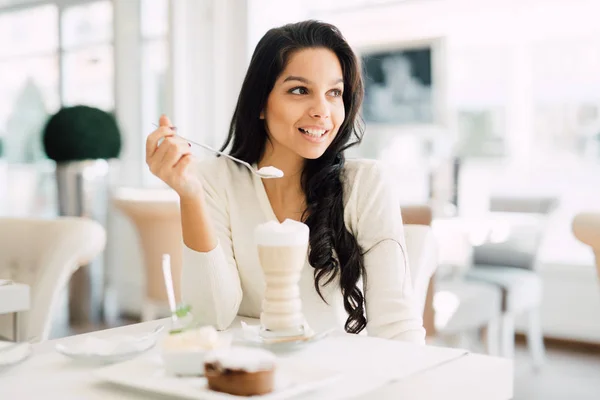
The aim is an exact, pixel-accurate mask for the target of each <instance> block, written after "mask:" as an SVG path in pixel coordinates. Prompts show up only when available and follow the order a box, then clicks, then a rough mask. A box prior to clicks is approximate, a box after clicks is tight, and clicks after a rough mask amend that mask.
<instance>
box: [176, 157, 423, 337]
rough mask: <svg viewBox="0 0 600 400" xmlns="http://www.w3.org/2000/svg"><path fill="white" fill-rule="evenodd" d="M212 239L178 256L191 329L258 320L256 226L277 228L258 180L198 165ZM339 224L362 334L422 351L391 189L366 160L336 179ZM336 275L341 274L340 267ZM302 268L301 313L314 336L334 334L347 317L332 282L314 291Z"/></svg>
mask: <svg viewBox="0 0 600 400" xmlns="http://www.w3.org/2000/svg"><path fill="white" fill-rule="evenodd" d="M198 174H199V175H200V176H201V179H202V182H203V185H204V190H205V193H206V200H207V205H208V207H209V208H210V214H211V215H212V218H213V222H214V226H215V229H216V233H217V235H218V245H217V247H216V248H215V249H214V250H212V251H209V252H206V253H201V252H197V251H193V250H191V249H189V248H187V247H185V250H184V265H183V274H182V275H183V276H182V292H183V300H184V302H186V303H187V304H189V305H191V306H192V313H193V314H194V316H195V317H197V318H198V320H199V321H201V322H203V323H208V324H212V325H215V326H216V327H217V328H219V329H225V328H227V327H228V326H229V325H230V324H231V322H232V321H233V319H234V318H235V316H236V315H238V314H239V315H243V316H249V317H255V318H258V317H259V315H260V312H261V303H262V300H263V293H264V289H265V283H264V280H263V273H262V270H261V267H260V264H259V261H258V253H257V249H256V246H255V244H254V236H253V235H254V229H255V228H256V226H257V225H259V224H261V223H264V222H267V221H270V220H275V221H276V220H277V218H276V216H275V214H274V212H273V209H272V208H271V205H270V202H269V199H268V197H267V194H266V191H265V188H264V186H263V183H262V180H261V179H260V178H258V177H256V176H255V175H253V174H251V173H250V171H248V170H247V168H245V167H243V166H238V165H237V164H235V163H234V162H232V161H230V160H228V159H226V158H214V159H210V160H204V161H201V162H200V163H199V165H198ZM343 186H344V221H345V223H346V227H347V229H348V230H349V231H350V232H351V233H352V234H353V235H354V236H355V237H356V239H357V241H358V244H359V246H360V247H361V249H362V250H363V251H364V264H365V269H366V274H367V279H366V282H367V285H366V287H365V286H364V285H362V282H361V286H363V287H362V290H363V293H364V295H365V306H366V317H367V332H368V334H369V335H371V336H378V337H382V338H388V339H397V340H406V341H411V342H417V343H424V337H425V330H424V329H423V324H422V318H421V316H420V315H419V314H418V313H417V312H415V310H414V304H413V299H412V284H411V279H410V271H409V268H408V265H407V257H406V254H405V250H404V249H405V244H404V233H403V226H402V217H401V215H400V207H399V202H398V200H397V197H396V195H395V193H394V190H393V186H392V185H391V184H390V182H389V181H387V180H386V179H385V178H384V174H383V171H382V167H381V166H380V165H379V164H378V163H377V162H376V161H372V160H348V161H347V162H346V166H345V171H344V174H343ZM342 268H343V266H342ZM313 272H314V269H313V268H312V267H311V266H310V265H309V264H308V261H306V264H305V267H304V269H303V272H302V276H301V279H300V294H301V298H302V309H303V313H304V316H305V317H306V319H307V321H308V323H309V325H310V326H311V327H312V328H313V329H314V330H316V331H320V330H325V329H329V328H342V329H343V326H344V323H345V321H346V319H347V317H348V315H347V313H346V311H345V310H344V306H343V297H342V294H341V291H340V287H339V282H338V281H337V280H336V281H334V282H331V283H330V284H329V285H327V286H325V287H323V288H322V289H321V293H322V294H323V295H324V297H325V299H326V300H327V303H325V302H324V301H323V300H322V299H321V298H320V297H319V295H318V294H317V291H316V290H315V287H314V275H313Z"/></svg>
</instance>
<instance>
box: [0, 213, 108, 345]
mask: <svg viewBox="0 0 600 400" xmlns="http://www.w3.org/2000/svg"><path fill="white" fill-rule="evenodd" d="M105 244H106V232H105V230H104V228H103V227H102V225H100V224H99V223H98V222H95V221H92V220H90V219H86V218H77V217H64V218H57V219H51V220H44V219H32V218H0V278H2V279H11V280H13V281H16V282H19V283H25V284H27V285H29V286H30V295H31V301H30V304H31V308H30V310H29V311H27V312H24V313H23V314H22V317H21V318H19V326H18V327H17V331H18V332H19V337H18V338H17V339H18V340H31V339H32V338H35V340H36V341H37V340H39V341H43V340H46V339H48V336H49V334H50V328H51V323H52V319H53V317H54V315H55V311H56V306H57V304H58V303H59V299H60V293H61V291H62V289H63V288H65V287H66V285H67V283H68V282H69V279H70V277H71V275H72V274H73V272H75V271H76V270H77V269H78V268H79V267H80V266H82V265H86V264H88V263H89V262H90V261H91V260H92V259H93V258H95V257H96V256H97V255H98V254H100V253H101V252H102V251H103V250H104V247H105ZM12 321H13V320H12V318H11V317H10V316H9V315H1V316H0V336H3V337H12V332H13V326H12Z"/></svg>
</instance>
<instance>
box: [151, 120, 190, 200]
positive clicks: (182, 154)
mask: <svg viewBox="0 0 600 400" xmlns="http://www.w3.org/2000/svg"><path fill="white" fill-rule="evenodd" d="M192 160H193V156H192V154H191V152H190V144H189V143H188V142H186V141H185V140H183V139H182V138H180V137H178V136H176V135H175V130H174V129H173V127H172V125H171V121H169V118H167V117H166V116H164V115H163V116H161V117H160V120H159V127H158V128H157V129H156V130H155V131H154V132H152V133H151V134H150V135H148V138H147V139H146V164H148V167H150V171H151V172H152V173H153V174H154V175H156V176H157V177H158V178H159V179H160V180H162V181H163V182H165V183H166V184H167V185H169V186H170V187H171V188H172V189H173V190H175V192H177V194H179V197H180V198H196V197H198V196H200V195H201V193H202V183H201V182H200V179H199V178H198V177H197V176H195V175H194V174H193V171H192V168H191V167H190V164H191V163H192Z"/></svg>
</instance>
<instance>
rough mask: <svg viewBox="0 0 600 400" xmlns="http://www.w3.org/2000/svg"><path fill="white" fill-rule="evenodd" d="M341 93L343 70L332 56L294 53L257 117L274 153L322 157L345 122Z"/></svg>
mask: <svg viewBox="0 0 600 400" xmlns="http://www.w3.org/2000/svg"><path fill="white" fill-rule="evenodd" d="M343 91H344V80H343V74H342V67H341V66H340V62H339V60H338V58H337V56H336V55H335V53H334V52H332V51H331V50H328V49H324V48H312V49H304V50H299V51H298V52H296V53H294V54H293V55H292V56H291V57H290V59H289V62H288V64H287V66H286V68H285V69H284V70H283V72H282V73H281V75H280V76H279V77H278V78H277V81H276V82H275V85H274V86H273V90H271V93H269V97H268V99H267V106H266V108H265V110H264V111H263V113H261V116H260V117H261V118H263V119H265V121H266V128H267V133H268V135H269V137H270V139H271V143H272V145H273V151H274V152H277V153H279V152H281V151H284V152H290V153H292V154H297V155H298V156H300V157H302V158H305V159H315V158H319V157H321V156H322V155H323V153H324V152H325V150H327V147H329V145H330V144H331V142H332V141H333V139H334V138H335V136H336V134H337V132H338V129H339V127H340V125H341V124H342V122H344V117H345V110H344V100H343V98H342V93H343Z"/></svg>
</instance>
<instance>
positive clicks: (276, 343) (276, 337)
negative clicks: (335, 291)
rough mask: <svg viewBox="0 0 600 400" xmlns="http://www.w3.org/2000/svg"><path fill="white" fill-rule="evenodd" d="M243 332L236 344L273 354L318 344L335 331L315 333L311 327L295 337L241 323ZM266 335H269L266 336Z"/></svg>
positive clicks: (237, 336)
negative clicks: (265, 350)
mask: <svg viewBox="0 0 600 400" xmlns="http://www.w3.org/2000/svg"><path fill="white" fill-rule="evenodd" d="M241 324H242V330H241V332H238V335H236V337H235V338H234V342H236V343H238V344H240V345H243V346H256V347H261V348H264V349H267V350H270V351H273V352H288V351H296V350H300V349H302V348H304V347H306V346H308V345H310V344H311V343H314V342H317V341H319V340H321V339H324V338H325V337H327V336H328V335H329V334H330V333H332V332H333V331H334V329H331V330H328V331H324V332H319V333H317V332H315V331H314V330H312V329H311V328H310V327H308V326H305V327H304V329H303V331H302V332H301V333H298V334H296V335H294V336H290V335H288V333H289V332H285V333H286V334H277V333H275V332H269V331H264V330H263V329H262V328H261V327H260V325H248V324H247V323H245V322H244V321H241ZM265 333H267V334H266V335H265Z"/></svg>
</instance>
